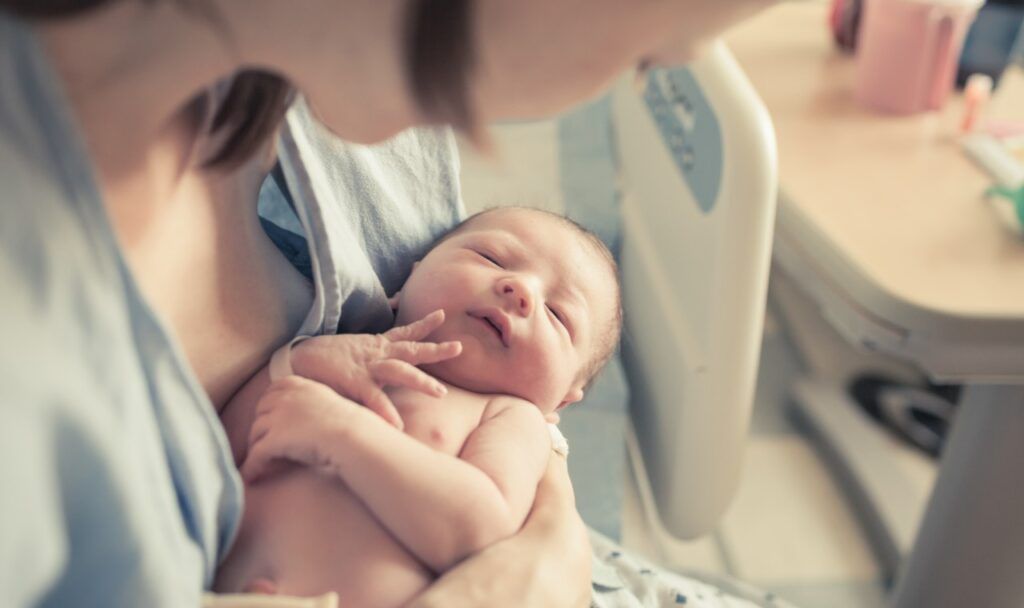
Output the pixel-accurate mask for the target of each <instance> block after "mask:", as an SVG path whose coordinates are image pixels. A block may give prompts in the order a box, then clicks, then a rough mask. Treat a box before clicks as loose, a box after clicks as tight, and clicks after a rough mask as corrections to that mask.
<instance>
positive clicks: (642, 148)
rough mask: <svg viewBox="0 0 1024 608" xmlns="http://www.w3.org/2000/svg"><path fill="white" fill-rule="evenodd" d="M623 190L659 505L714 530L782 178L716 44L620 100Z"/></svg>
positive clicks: (646, 462)
mask: <svg viewBox="0 0 1024 608" xmlns="http://www.w3.org/2000/svg"><path fill="white" fill-rule="evenodd" d="M613 107H614V108H613V112H614V116H613V120H614V125H615V136H616V141H617V148H618V155H619V166H620V171H621V176H622V180H623V181H622V186H623V203H622V213H623V237H622V252H621V264H622V276H623V300H624V301H623V304H624V308H625V315H626V316H625V331H624V337H623V347H622V350H623V361H624V365H625V368H626V371H627V374H628V377H629V381H630V391H631V395H632V398H631V404H630V408H631V418H632V424H633V430H634V432H635V436H636V438H637V440H638V443H639V446H640V450H639V454H640V455H641V460H642V462H641V463H634V464H635V465H636V464H639V465H640V466H636V467H635V468H636V469H638V470H639V472H640V473H641V474H644V475H645V476H646V478H647V479H646V480H645V483H644V484H642V485H649V487H650V488H651V493H652V494H653V502H654V505H648V507H651V506H654V507H656V513H657V515H658V517H659V519H660V522H659V523H660V524H661V525H663V527H664V528H665V529H667V530H668V531H669V532H670V533H672V534H673V535H675V536H678V537H680V538H693V537H696V536H700V535H702V534H704V533H706V532H708V531H709V530H710V529H712V528H713V527H714V525H715V524H716V523H717V521H718V520H719V518H720V517H721V515H722V513H723V512H724V510H725V508H726V507H727V506H728V504H729V502H730V500H731V498H732V496H733V494H734V492H735V489H736V486H737V482H738V480H739V475H740V468H741V464H742V457H743V447H744V443H745V439H746V436H747V431H748V426H749V420H750V413H751V407H752V403H753V397H754V386H755V380H756V376H757V363H758V357H759V352H760V344H761V332H762V326H763V321H764V307H765V297H766V291H767V284H768V268H769V261H770V254H771V251H770V248H771V236H772V228H773V223H774V218H775V199H776V187H777V171H776V154H775V139H774V132H773V129H772V125H771V121H770V120H769V117H768V114H767V111H766V109H765V108H764V105H763V104H762V103H761V101H760V99H759V98H758V96H757V94H756V93H755V91H754V89H753V87H752V86H751V84H750V82H749V81H748V80H747V79H746V77H745V76H744V74H743V72H742V71H741V70H740V68H739V66H738V65H737V63H736V61H735V60H734V59H733V57H732V55H731V54H730V53H729V51H728V50H727V49H726V48H725V46H724V45H722V44H720V43H719V44H717V45H715V46H714V47H712V48H711V49H709V52H708V53H707V54H706V55H705V56H704V57H703V58H701V59H700V60H698V61H696V62H695V63H693V64H692V65H690V66H689V67H688V68H686V69H664V70H662V69H658V70H654V71H652V72H651V73H650V74H649V75H648V78H647V87H646V91H644V92H638V91H637V90H636V87H634V86H632V83H631V82H623V83H622V85H621V86H620V87H619V88H618V89H617V90H616V92H615V93H614V97H613Z"/></svg>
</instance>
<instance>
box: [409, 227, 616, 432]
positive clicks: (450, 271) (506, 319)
mask: <svg viewBox="0 0 1024 608" xmlns="http://www.w3.org/2000/svg"><path fill="white" fill-rule="evenodd" d="M615 301H616V289H615V283H614V277H613V276H612V274H611V270H610V268H609V267H608V265H607V263H606V262H605V261H604V260H603V259H602V258H601V255H600V254H599V253H598V252H597V251H596V250H595V249H594V247H593V245H592V244H591V243H589V242H587V241H586V240H585V239H584V238H583V237H582V236H581V235H579V234H578V233H577V232H576V231H575V230H574V229H573V228H572V227H570V226H566V225H565V224H564V223H563V222H561V221H560V220H559V219H557V218H554V217H551V216H548V215H547V214H543V213H539V212H535V211H530V210H526V209H503V210H498V211H492V212H490V213H487V214H484V215H482V216H479V217H477V218H475V219H473V220H472V222H471V223H470V224H469V225H468V226H465V227H463V228H461V229H460V230H459V231H458V232H456V233H455V234H454V235H452V236H451V237H449V238H448V239H447V240H445V241H444V242H442V243H441V244H440V245H438V246H437V247H435V248H434V249H433V251H431V252H430V253H429V254H428V255H427V256H426V257H425V258H424V259H423V260H422V261H421V262H420V263H419V264H417V266H416V267H415V268H414V269H413V273H412V276H410V277H409V280H408V281H407V282H406V284H405V286H404V287H403V288H402V291H401V293H400V295H399V300H398V323H399V324H405V323H410V322H412V321H415V320H416V319H419V318H421V317H423V316H424V315H426V314H428V313H430V312H432V311H434V310H437V309H439V308H442V309H444V311H445V315H446V316H445V323H444V325H443V326H442V327H441V328H439V329H438V330H437V331H435V332H434V333H433V334H432V335H431V336H430V338H431V339H432V340H437V341H443V340H459V341H461V342H462V355H460V356H459V357H456V358H455V359H451V360H449V361H445V362H443V363H439V364H435V365H432V366H425V369H426V370H427V371H429V372H430V373H431V374H433V375H435V376H436V377H438V378H440V379H441V380H444V381H446V382H449V383H451V384H454V385H456V386H459V387H461V388H464V389H467V390H471V391H474V392H477V393H484V394H489V393H499V394H506V395H513V396H516V397H520V398H523V399H526V400H528V401H531V402H533V403H534V404H536V405H537V406H538V407H539V408H540V409H541V410H542V411H543V412H544V413H546V414H548V413H551V412H554V411H555V410H556V409H558V408H559V407H560V406H561V405H564V404H567V403H571V402H573V401H577V400H579V399H580V398H581V397H582V395H583V392H582V388H583V386H584V384H585V383H586V381H587V378H585V377H582V372H583V371H584V370H585V369H586V367H587V366H588V365H589V364H590V363H591V362H592V361H593V359H594V357H595V355H596V354H597V353H598V352H599V351H600V350H601V349H602V348H603V347H604V342H603V341H604V340H606V339H607V336H608V334H609V328H610V327H611V326H612V323H613V320H614V317H615V309H616V304H615Z"/></svg>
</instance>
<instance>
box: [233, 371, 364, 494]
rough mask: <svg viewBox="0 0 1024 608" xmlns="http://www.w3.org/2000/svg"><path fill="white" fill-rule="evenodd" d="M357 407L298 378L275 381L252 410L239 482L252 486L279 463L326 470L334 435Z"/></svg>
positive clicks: (325, 388)
mask: <svg viewBox="0 0 1024 608" xmlns="http://www.w3.org/2000/svg"><path fill="white" fill-rule="evenodd" d="M358 407H359V404H357V403H353V402H352V401H349V400H348V399H346V398H344V397H342V396H340V395H338V394H337V393H335V392H334V391H333V390H331V389H330V388H329V387H327V386H324V385H323V384H320V383H319V382H314V381H312V380H307V379H305V378H300V377H298V376H288V377H287V378H281V379H280V380H276V381H275V382H274V383H273V384H271V385H270V387H269V388H268V389H267V391H266V392H265V393H263V396H262V397H261V398H260V400H259V403H257V404H256V416H255V418H254V419H253V423H252V429H251V430H250V431H249V450H248V452H247V454H246V457H245V460H244V461H243V462H242V466H241V467H240V471H241V473H242V477H243V478H244V479H245V480H246V481H247V482H253V481H255V480H256V479H258V478H259V477H261V476H263V475H264V474H266V473H267V472H268V471H269V470H271V468H272V465H273V464H274V461H277V460H289V461H292V462H295V463H298V464H303V465H308V466H311V467H314V468H318V469H324V468H330V466H331V462H332V460H331V458H332V452H331V447H332V445H333V442H335V441H337V437H338V436H339V433H338V432H337V431H339V430H341V429H343V428H344V426H345V420H346V418H347V417H348V415H349V414H350V413H351V411H352V409H354V408H358Z"/></svg>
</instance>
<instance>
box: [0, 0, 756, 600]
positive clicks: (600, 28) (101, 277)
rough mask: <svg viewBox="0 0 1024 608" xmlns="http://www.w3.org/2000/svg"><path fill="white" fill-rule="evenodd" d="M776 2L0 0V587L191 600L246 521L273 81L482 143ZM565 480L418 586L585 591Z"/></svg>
mask: <svg viewBox="0 0 1024 608" xmlns="http://www.w3.org/2000/svg"><path fill="white" fill-rule="evenodd" d="M767 1H768V0H731V1H725V0H645V1H643V2H625V1H623V0H514V1H513V0H476V1H475V2H471V1H469V0H416V1H413V0H302V1H301V2H300V1H299V0H293V1H290V2H284V1H280V0H278V1H274V0H206V1H204V0H177V1H174V0H164V1H160V0H152V1H149V2H143V1H138V0H135V1H133V0H121V1H110V0H79V1H75V0H0V9H2V11H3V12H0V184H2V186H3V192H4V194H3V197H4V200H3V203H2V204H0V286H2V292H0V319H2V320H0V324H2V327H3V328H4V331H3V339H4V340H3V345H2V346H0V488H3V496H4V498H3V499H2V501H0V539H2V543H0V595H2V597H0V603H3V605H5V606H22V605H37V604H38V605H55V606H67V605H102V606H163V605H166V606H175V607H178V606H194V605H197V604H198V596H199V593H200V590H201V589H202V588H203V587H204V586H207V585H208V584H209V582H210V580H211V576H212V572H213V569H214V567H215V565H216V563H217V559H218V557H219V556H221V555H223V552H224V550H225V548H226V545H227V543H228V542H229V541H230V539H231V536H232V534H233V531H234V529H235V527H236V525H237V522H238V517H239V514H240V500H241V488H240V485H239V482H238V479H237V476H236V474H235V472H234V468H233V466H232V461H231V457H230V454H229V453H228V451H227V449H226V441H225V438H224V435H223V431H222V430H221V427H220V426H219V424H218V421H217V416H216V414H217V412H218V411H219V408H220V407H221V405H222V404H223V403H224V402H225V401H226V399H227V398H228V397H230V395H231V394H232V393H233V392H234V391H235V390H237V388H238V387H239V386H240V385H241V384H242V383H243V382H244V381H245V379H246V378H248V377H249V376H250V375H251V374H252V373H253V372H254V371H255V369H257V367H258V365H259V364H260V363H261V362H263V361H264V360H265V359H266V357H267V356H268V354H269V353H270V352H271V351H272V350H273V349H274V348H275V347H276V346H278V345H279V344H281V343H283V342H285V341H287V340H288V339H289V338H290V337H291V336H292V335H293V334H294V332H295V331H296V329H297V328H298V327H299V324H300V323H301V321H302V318H303V317H304V316H305V314H306V312H307V309H308V307H309V305H310V302H311V298H312V294H311V293H310V291H309V288H308V287H307V284H306V283H305V282H304V281H303V280H302V278H301V277H300V276H299V275H298V274H297V273H296V272H295V271H294V269H293V268H292V267H291V266H290V265H289V264H288V263H287V262H286V261H285V260H284V258H283V257H281V255H280V254H279V253H278V251H277V250H276V249H275V248H274V247H273V246H272V245H271V244H270V243H269V241H268V240H267V239H266V237H265V236H264V234H263V232H262V231H261V229H260V225H259V222H258V219H257V217H256V212H255V200H256V193H257V190H258V188H259V184H260V182H261V180H262V178H263V176H264V174H265V172H266V170H267V168H268V163H267V162H266V161H267V159H264V158H259V157H258V155H257V154H256V152H258V151H259V150H262V149H264V148H263V146H262V143H263V142H265V141H266V139H267V138H268V137H270V135H271V134H272V132H273V130H274V128H275V126H276V124H277V122H278V121H279V119H280V116H281V114H282V113H283V111H284V108H285V104H286V101H287V99H288V97H289V88H288V84H286V83H290V84H292V85H294V86H295V87H297V88H298V89H299V90H300V91H301V92H302V93H303V94H305V96H306V97H307V99H308V100H309V102H310V105H311V106H312V107H313V109H314V110H315V111H316V113H317V115H318V116H319V117H320V119H322V120H323V122H324V123H325V124H326V125H327V126H328V127H329V128H330V129H331V130H333V131H334V132H335V133H336V134H338V135H339V136H340V137H342V138H344V139H347V140H349V141H353V142H363V143H367V142H374V141H379V140H381V139H384V138H386V137H388V136H390V135H393V134H395V133H397V132H399V131H401V130H403V129H406V128H407V127H411V126H415V125H419V124H427V123H450V124H454V125H455V126H457V127H459V128H461V129H463V130H464V131H467V132H468V133H470V134H471V135H473V136H476V137H478V138H480V133H479V130H478V126H479V125H480V124H483V123H484V122H486V121H489V120H492V119H497V118H508V117H525V116H535V115H540V114H546V113H550V112H554V111H556V110H559V109H561V108H563V107H565V106H566V105H568V104H570V103H571V102H575V101H577V100H579V99H582V98H584V97H586V96H589V95H591V94H593V93H595V92H597V91H599V90H601V89H602V88H603V87H604V86H605V85H606V84H607V82H608V81H609V80H610V79H611V78H612V77H613V76H614V75H615V74H616V73H617V72H619V71H621V70H622V69H624V68H627V67H629V66H631V65H635V64H646V63H652V62H653V63H657V62H661V61H676V60H679V59H684V58H686V57H689V56H690V55H691V54H692V53H693V51H694V49H695V48H696V45H697V44H698V43H699V42H700V39H701V37H702V36H703V35H707V34H710V33H712V32H714V31H716V30H717V29H719V28H720V27H722V26H724V25H726V24H728V23H729V22H731V21H733V20H735V19H737V18H739V17H742V16H744V15H745V14H748V13H750V12H752V11H753V10H755V9H756V8H759V7H760V6H761V5H763V4H765V3H767ZM254 69H259V70H263V71H264V72H255V71H253V70H254ZM270 73H272V74H276V75H277V76H271V75H269V74H270ZM231 77H234V79H233V80H232V81H230V82H232V84H231V85H230V88H228V90H227V91H226V92H225V91H223V90H222V89H220V88H215V87H214V85H215V84H216V83H218V82H224V79H226V78H231ZM554 460H558V459H554ZM571 496H572V495H571V488H570V487H569V484H568V481H567V476H566V472H565V469H564V464H561V463H558V464H555V465H553V467H552V469H551V470H550V471H549V474H548V475H547V476H546V478H545V481H544V483H543V485H542V488H541V491H540V492H539V493H538V498H537V506H536V508H535V510H534V513H533V514H532V516H531V519H530V520H529V521H528V523H527V525H526V526H525V528H524V529H523V531H522V532H520V533H519V534H518V535H517V536H515V537H513V538H512V539H510V540H508V541H505V542H503V543H500V544H498V545H495V546H494V547H492V548H491V549H489V550H488V551H486V552H484V553H483V554H481V555H480V556H478V557H475V558H473V559H471V560H469V561H467V562H466V563H464V564H463V565H462V566H461V567H459V568H457V569H456V570H454V571H452V572H451V573H449V574H448V575H447V576H445V577H444V578H443V579H441V580H440V581H439V582H438V583H437V584H435V586H434V587H433V588H431V590H429V591H428V592H427V593H426V594H425V595H424V596H423V597H422V598H420V600H419V602H420V604H421V605H423V606H429V605H438V606H440V605H444V606H459V605H509V606H543V605H558V606H564V605H572V604H574V603H578V602H585V601H586V599H585V598H586V596H587V584H586V572H587V564H588V558H587V556H586V555H585V553H584V551H583V548H585V546H586V542H585V537H584V536H583V533H582V529H581V525H580V524H579V521H578V518H577V517H576V516H575V514H574V511H573V508H572V500H571ZM565 581H571V584H565Z"/></svg>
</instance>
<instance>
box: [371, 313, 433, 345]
mask: <svg viewBox="0 0 1024 608" xmlns="http://www.w3.org/2000/svg"><path fill="white" fill-rule="evenodd" d="M443 324H444V310H435V311H434V312H432V313H430V314H429V315H427V316H425V317H423V318H422V319H420V320H419V321H414V322H412V323H410V324H408V325H401V326H399V327H392V328H391V329H389V330H388V331H386V332H384V334H383V335H384V337H385V338H387V339H388V340H391V341H392V342H398V341H400V340H410V341H413V342H418V341H420V340H422V339H424V338H426V337H427V336H429V335H430V332H432V331H434V330H435V329H437V328H438V327H441V325H443Z"/></svg>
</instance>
